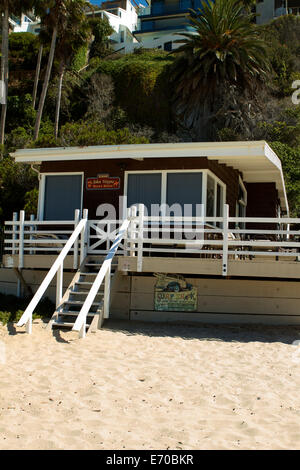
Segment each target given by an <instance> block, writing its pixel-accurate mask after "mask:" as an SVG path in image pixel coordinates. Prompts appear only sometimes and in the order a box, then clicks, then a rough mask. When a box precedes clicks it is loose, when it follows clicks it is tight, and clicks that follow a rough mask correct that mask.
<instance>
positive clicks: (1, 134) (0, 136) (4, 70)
mask: <svg viewBox="0 0 300 470" xmlns="http://www.w3.org/2000/svg"><path fill="white" fill-rule="evenodd" d="M8 15H9V12H8V2H6V5H5V9H4V14H3V19H2V45H1V53H2V57H1V80H2V95H3V96H2V97H1V98H2V107H1V121H0V143H1V154H3V145H4V139H5V123H6V113H7V92H8V28H9V26H8Z"/></svg>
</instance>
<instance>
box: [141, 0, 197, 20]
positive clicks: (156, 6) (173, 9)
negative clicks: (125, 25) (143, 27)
mask: <svg viewBox="0 0 300 470" xmlns="http://www.w3.org/2000/svg"><path fill="white" fill-rule="evenodd" d="M201 6H202V0H179V1H178V2H177V3H171V4H168V3H167V2H164V1H160V2H153V3H152V5H151V9H150V8H145V9H143V10H142V11H141V13H140V15H139V16H142V17H144V16H149V17H150V16H166V15H174V14H177V13H183V12H187V11H189V10H190V9H193V10H197V9H198V8H201Z"/></svg>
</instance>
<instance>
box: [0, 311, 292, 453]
mask: <svg viewBox="0 0 300 470" xmlns="http://www.w3.org/2000/svg"><path fill="white" fill-rule="evenodd" d="M299 339H300V329H299V328H298V329H296V328H283V327H228V326H227V327H225V326H219V327H218V326H197V327H188V326H170V325H163V324H142V323H133V322H132V323H129V322H112V321H109V322H107V323H106V324H105V328H104V329H102V330H99V331H97V332H96V333H94V334H91V335H88V336H87V337H86V339H84V340H79V339H78V337H77V334H75V333H74V332H56V333H55V334H53V333H52V332H47V331H45V329H44V324H43V323H42V321H41V320H37V321H34V324H33V334H32V335H31V336H29V335H27V334H25V333H24V329H23V328H16V327H15V325H12V324H10V325H8V326H0V449H99V450H100V449H108V450H113V449H118V450H123V449H127V450H128V449H172V450H175V449H296V448H299V447H300V393H299V390H300V373H299V372H300V346H295V345H292V343H293V341H295V340H299Z"/></svg>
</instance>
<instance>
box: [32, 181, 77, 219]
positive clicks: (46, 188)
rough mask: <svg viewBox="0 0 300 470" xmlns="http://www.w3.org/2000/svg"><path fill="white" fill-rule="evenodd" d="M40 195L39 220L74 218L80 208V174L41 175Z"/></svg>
mask: <svg viewBox="0 0 300 470" xmlns="http://www.w3.org/2000/svg"><path fill="white" fill-rule="evenodd" d="M40 197H41V201H40V210H39V213H40V214H39V216H40V217H39V218H40V219H41V220H74V213H75V209H79V210H81V209H82V174H63V175H62V174H59V173H58V174H51V175H49V174H46V175H42V190H41V196H40Z"/></svg>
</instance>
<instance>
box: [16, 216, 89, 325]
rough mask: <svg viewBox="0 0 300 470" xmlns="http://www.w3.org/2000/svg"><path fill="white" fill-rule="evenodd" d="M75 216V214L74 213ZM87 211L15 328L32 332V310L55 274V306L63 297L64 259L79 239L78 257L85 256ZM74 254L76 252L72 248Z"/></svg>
mask: <svg viewBox="0 0 300 470" xmlns="http://www.w3.org/2000/svg"><path fill="white" fill-rule="evenodd" d="M76 214H77V213H76ZM87 215H88V213H87V210H85V211H84V215H83V218H82V219H81V220H80V221H78V224H77V225H76V228H75V229H74V231H73V233H72V235H71V236H70V238H69V239H68V241H67V242H66V243H65V245H64V247H63V248H62V249H61V252H60V254H59V255H58V257H57V259H56V260H55V262H54V263H53V265H52V267H51V269H50V270H49V272H48V274H47V275H46V277H45V279H44V280H43V282H42V284H41V285H40V287H39V288H38V290H37V292H36V293H35V295H34V297H33V298H32V300H31V302H30V303H29V305H28V307H27V308H26V310H25V312H24V313H23V315H22V317H21V318H20V320H19V322H18V324H17V326H23V325H26V331H27V333H29V334H31V332H32V315H33V312H34V309H35V308H36V306H37V305H38V303H39V301H40V300H41V299H42V297H43V295H44V294H45V292H46V290H47V288H48V287H49V285H50V283H51V281H52V279H53V278H54V276H55V275H56V274H57V282H56V306H58V305H60V303H61V300H62V297H63V270H64V259H65V258H66V256H67V254H68V253H69V251H70V250H71V249H72V247H73V245H76V244H77V243H78V242H79V239H80V245H81V254H80V257H81V259H82V260H83V259H84V258H85V256H86V248H85V240H86V226H87ZM74 252H77V250H76V249H75V248H74Z"/></svg>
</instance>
